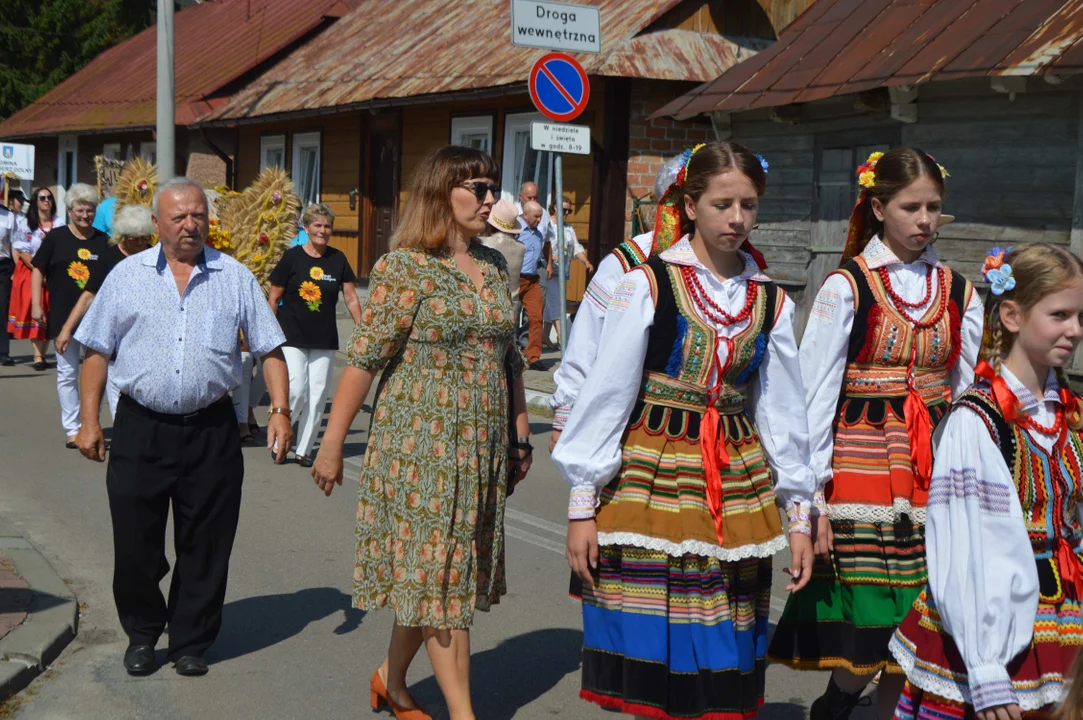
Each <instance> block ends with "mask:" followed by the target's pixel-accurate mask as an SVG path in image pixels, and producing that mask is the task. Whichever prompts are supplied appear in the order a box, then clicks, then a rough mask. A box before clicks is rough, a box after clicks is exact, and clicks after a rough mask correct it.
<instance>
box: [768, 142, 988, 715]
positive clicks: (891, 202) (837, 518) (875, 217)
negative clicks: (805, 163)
mask: <svg viewBox="0 0 1083 720" xmlns="http://www.w3.org/2000/svg"><path fill="white" fill-rule="evenodd" d="M946 174H947V173H946V172H945V171H944V170H943V168H941V167H940V166H938V165H937V164H936V162H935V161H934V160H933V159H932V158H931V157H930V156H929V155H927V154H926V153H924V152H922V151H921V150H916V149H909V148H903V149H897V150H892V151H891V152H888V153H886V154H885V153H873V155H871V156H870V157H869V159H868V161H867V162H866V163H865V164H864V165H862V166H861V167H860V168H858V175H859V184H860V186H861V192H860V194H859V195H858V200H857V204H856V205H855V206H854V210H853V213H852V214H851V217H850V231H849V235H848V237H847V243H846V251H845V253H844V256H843V262H842V265H841V266H840V267H839V269H838V270H837V271H836V272H834V273H832V274H831V275H829V276H828V278H827V280H826V281H825V282H824V285H823V287H822V288H821V289H820V292H819V293H818V294H817V296H816V300H815V303H814V304H813V307H812V312H811V315H810V317H809V321H808V325H807V327H806V329H805V335H804V338H803V339H802V341H801V372H802V376H803V378H804V385H805V388H806V390H807V396H806V400H807V405H808V419H809V429H810V432H811V436H810V445H811V457H812V470H813V473H814V474H815V476H816V480H817V482H818V485H819V487H820V489H821V490H822V491H823V495H819V494H818V495H817V498H816V502H814V508H813V516H814V520H813V526H814V527H813V538H814V542H815V546H816V553H817V555H820V556H823V558H824V559H823V560H821V561H819V562H817V565H816V570H815V571H814V572H813V578H812V582H811V583H809V587H808V589H807V590H805V591H804V592H802V593H799V594H796V595H793V596H791V597H790V598H789V601H788V603H787V605H786V610H785V612H784V613H783V616H782V618H781V620H780V621H779V624H778V627H777V629H776V632H775V635H774V637H773V639H772V641H771V646H770V649H769V651H768V656H769V657H770V658H771V660H772V661H773V662H779V663H783V664H785V665H788V666H789V667H792V668H795V669H798V670H826V669H831V670H833V672H832V675H831V680H830V681H829V683H828V687H827V691H826V692H825V694H824V695H823V696H822V697H820V698H819V699H818V700H816V701H815V702H814V703H813V705H812V709H811V720H845V718H847V717H848V716H849V714H850V711H851V710H852V709H853V707H854V705H856V703H857V701H858V699H859V698H860V696H861V692H862V690H863V689H864V688H865V686H866V685H867V684H868V682H869V680H871V679H872V678H873V676H874V675H875V674H876V673H877V672H878V671H880V670H883V671H884V672H883V675H882V677H881V680H880V685H879V696H880V716H881V717H882V718H887V717H890V715H891V713H892V712H893V711H894V708H895V705H896V703H897V701H898V697H899V693H900V692H901V691H902V686H903V678H902V676H901V674H900V670H899V667H898V666H897V665H896V664H895V663H894V662H892V660H891V654H890V653H889V651H888V642H889V641H890V640H891V635H892V633H893V632H894V631H895V628H896V626H897V625H898V623H899V622H900V621H901V620H902V619H903V618H904V617H905V616H906V613H907V612H908V611H909V609H910V606H911V604H912V603H913V601H914V599H915V598H916V597H917V596H918V593H919V592H920V591H921V588H922V587H923V586H924V585H925V580H926V574H925V533H924V527H925V504H926V499H927V497H928V488H929V478H930V476H931V471H932V447H931V441H932V432H933V429H934V428H935V427H936V424H937V422H938V421H939V420H940V419H941V418H942V417H943V416H944V414H945V412H947V409H948V407H949V404H950V402H951V399H952V396H953V395H958V394H959V393H961V392H962V391H963V390H965V389H966V387H967V386H968V385H969V384H970V382H971V379H972V378H973V367H974V363H975V362H976V360H977V355H978V349H979V346H980V344H981V330H982V308H981V300H980V299H979V298H978V296H977V293H975V292H974V288H973V287H972V286H971V284H970V283H969V282H967V281H966V280H965V279H964V278H963V277H962V276H961V275H959V274H958V273H956V272H954V271H952V270H951V269H949V268H948V267H947V266H945V265H944V264H943V263H941V262H940V260H939V259H938V258H937V257H936V254H935V253H934V252H933V249H932V247H931V243H932V241H933V239H934V237H935V233H936V229H937V226H938V224H939V223H940V214H941V198H942V197H943V194H944V176H945V175H946ZM825 496H826V507H825Z"/></svg>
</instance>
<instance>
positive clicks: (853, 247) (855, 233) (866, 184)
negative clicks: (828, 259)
mask: <svg viewBox="0 0 1083 720" xmlns="http://www.w3.org/2000/svg"><path fill="white" fill-rule="evenodd" d="M926 155H928V153H926ZM883 156H884V153H882V152H880V151H877V152H874V153H872V154H871V155H869V158H868V159H867V160H866V161H865V162H863V163H862V164H860V165H858V166H857V184H858V185H859V186H860V187H861V191H860V192H858V194H857V202H855V203H854V209H853V210H851V211H850V226H849V229H848V230H847V232H846V247H845V249H844V250H843V252H842V260H841V261H840V262H839V265H842V264H843V263H845V262H846V261H847V260H849V259H850V258H852V257H854V256H855V255H857V254H859V253H860V252H861V251H862V250H863V248H862V247H861V238H863V237H864V236H865V213H863V212H861V211H860V208H861V204H862V203H863V202H865V198H867V197H868V195H869V193H868V191H869V190H871V189H872V188H874V187H876V164H877V163H879V162H880V158H882V157H883ZM928 157H929V159H930V160H932V161H933V162H936V158H934V157H933V156H932V155H928ZM937 167H938V168H940V175H941V177H944V178H948V177H951V175H950V174H949V173H948V170H947V168H945V167H944V166H943V165H940V164H937Z"/></svg>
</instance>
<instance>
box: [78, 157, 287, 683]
mask: <svg viewBox="0 0 1083 720" xmlns="http://www.w3.org/2000/svg"><path fill="white" fill-rule="evenodd" d="M152 209H153V220H154V225H155V227H156V228H157V230H158V235H159V237H160V238H161V243H160V244H159V245H158V246H156V247H152V248H150V249H149V250H145V251H143V252H141V253H137V254H135V255H132V256H130V257H128V258H125V259H124V260H123V261H121V262H120V263H119V264H118V265H117V266H116V267H115V268H114V269H113V271H112V272H110V273H109V276H108V277H107V278H106V279H105V283H104V284H103V285H102V287H101V290H100V291H99V292H98V295H97V297H96V298H95V300H94V304H93V305H91V306H90V311H89V312H88V313H87V315H86V317H85V318H84V319H83V322H82V324H81V325H80V326H79V330H78V332H76V335H75V339H76V340H77V341H78V342H80V343H82V345H83V346H85V347H86V350H87V355H86V360H85V361H84V363H83V374H82V398H81V400H82V416H83V425H82V429H81V430H80V432H79V437H78V439H77V443H78V445H79V449H80V450H81V451H82V453H83V454H84V455H85V456H87V457H88V458H90V459H92V460H96V461H98V462H101V461H104V460H105V452H106V448H105V441H104V439H103V437H102V429H101V426H100V425H99V424H98V416H99V412H100V406H101V397H102V389H103V387H104V386H105V379H106V369H107V366H108V363H109V357H110V356H111V355H112V354H113V353H114V352H115V353H116V356H117V358H116V363H115V365H114V368H113V370H112V373H113V374H114V378H115V382H116V384H117V387H118V388H119V389H120V392H121V396H120V401H119V402H118V404H117V415H116V419H115V421H114V423H113V445H112V448H111V450H110V458H109V467H108V470H107V473H106V489H107V491H108V494H109V510H110V514H111V515H112V519H113V553H114V566H113V597H114V600H115V601H116V604H117V612H118V614H119V615H120V623H121V625H122V626H123V628H124V631H125V633H127V635H128V640H129V646H128V650H127V651H126V652H125V654H124V667H125V669H127V671H128V673H129V674H131V675H146V674H149V673H151V672H153V671H154V646H155V644H156V643H157V642H158V638H159V636H160V635H161V634H162V632H163V631H164V630H165V626H166V624H167V623H168V624H169V659H170V660H172V661H173V662H174V663H175V667H176V670H177V673H179V674H181V675H203V674H205V673H206V672H207V663H206V661H205V660H204V659H203V655H204V653H205V652H206V650H207V648H209V647H210V645H211V643H213V642H214V639H215V637H217V635H218V631H219V629H220V628H221V625H222V603H223V600H224V598H225V593H226V574H227V571H228V569H229V556H230V553H231V551H232V549H233V539H234V536H235V535H236V532H237V520H238V517H239V514H240V507H241V481H242V479H243V477H244V461H243V458H242V457H241V441H240V435H239V433H238V430H237V422H236V419H235V417H234V414H233V407H232V404H231V402H230V399H229V396H228V393H229V391H230V390H232V389H233V388H235V387H237V386H238V385H240V382H241V350H240V344H239V335H238V331H239V330H240V331H243V332H244V337H245V340H246V341H247V343H248V347H249V349H250V350H251V352H252V353H253V354H254V355H258V356H262V357H263V358H264V366H263V368H264V376H265V377H266V379H267V386H268V390H269V391H270V394H271V405H272V408H271V416H270V419H269V421H268V424H267V439H268V447H270V446H271V445H272V444H274V443H275V442H276V441H277V448H278V452H277V457H276V462H282V460H283V459H284V457H285V454H286V452H287V450H289V447H290V439H291V437H290V436H291V432H290V418H289V375H288V373H287V370H286V362H285V359H284V358H283V356H282V350H281V349H280V348H279V346H280V345H282V343H284V342H285V337H284V336H283V335H282V330H281V329H280V328H279V325H278V321H277V320H275V316H274V315H273V314H272V313H271V310H270V308H269V307H268V306H267V301H266V300H265V299H264V296H263V292H262V291H261V290H260V288H259V284H258V283H257V282H256V278H255V277H254V276H253V275H252V273H251V272H249V271H248V270H247V269H246V268H245V267H244V266H243V265H241V264H240V263H238V262H237V261H235V260H234V259H233V258H230V257H227V256H225V255H223V254H222V253H220V252H218V251H217V250H214V249H213V248H209V247H205V246H204V243H205V242H206V239H207V227H208V220H207V209H208V208H207V197H206V195H205V194H204V193H203V189H202V188H201V187H200V186H199V185H198V184H196V183H195V182H193V181H191V180H189V179H187V178H176V179H174V180H170V181H168V182H166V183H163V184H162V185H161V186H160V187H159V188H158V191H157V192H156V193H155V195H154V200H153V208H152ZM170 502H172V505H173V525H174V538H175V543H174V544H175V546H176V554H177V559H176V567H175V568H174V570H173V577H172V579H171V581H170V586H169V600H168V602H167V601H166V600H165V598H163V597H162V593H161V591H160V590H159V588H158V584H159V582H160V581H161V580H162V578H163V577H165V575H166V574H167V573H168V572H169V563H168V562H166V558H165V527H166V519H167V517H168V515H169V506H170Z"/></svg>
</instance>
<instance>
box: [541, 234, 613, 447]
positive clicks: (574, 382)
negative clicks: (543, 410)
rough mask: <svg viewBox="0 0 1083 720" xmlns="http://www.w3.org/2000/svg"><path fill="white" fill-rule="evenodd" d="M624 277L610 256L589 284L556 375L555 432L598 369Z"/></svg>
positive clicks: (554, 394)
mask: <svg viewBox="0 0 1083 720" xmlns="http://www.w3.org/2000/svg"><path fill="white" fill-rule="evenodd" d="M623 277H624V266H623V265H621V264H620V260H618V259H617V256H616V255H614V254H612V253H610V254H609V255H606V257H605V258H604V259H603V260H602V261H601V262H600V263H598V272H596V273H594V277H593V278H592V279H591V281H590V284H589V285H587V291H586V293H585V294H584V295H583V302H581V303H580V304H579V312H577V313H576V314H575V322H573V323H572V331H571V332H570V333H569V334H568V346H567V348H566V349H565V351H564V359H563V360H561V362H560V367H558V368H557V371H556V373H555V374H554V375H553V381H554V382H555V383H556V386H557V388H556V392H554V393H553V396H552V397H551V398H550V399H549V407H551V408H553V429H554V430H563V429H564V426H565V424H566V423H567V422H568V415H569V414H570V413H571V411H572V405H574V404H575V400H576V398H577V397H578V396H579V391H580V388H581V387H582V386H583V381H584V380H585V379H586V377H587V374H588V373H590V369H591V368H592V367H594V361H595V358H596V357H597V355H598V339H599V338H600V337H601V335H602V324H603V323H604V322H605V311H606V308H607V307H608V306H609V300H610V298H611V297H612V296H613V291H614V290H615V289H616V287H617V283H619V282H620V280H621V278H623Z"/></svg>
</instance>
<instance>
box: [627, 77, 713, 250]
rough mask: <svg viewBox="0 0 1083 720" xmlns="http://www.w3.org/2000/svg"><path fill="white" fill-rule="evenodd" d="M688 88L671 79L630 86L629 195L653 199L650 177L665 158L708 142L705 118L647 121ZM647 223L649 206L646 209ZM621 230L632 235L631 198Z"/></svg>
mask: <svg viewBox="0 0 1083 720" xmlns="http://www.w3.org/2000/svg"><path fill="white" fill-rule="evenodd" d="M688 87H693V85H688V86H687V87H686V86H685V84H683V83H674V82H664V83H663V82H649V81H645V82H644V81H641V82H637V83H636V84H635V85H633V87H632V114H631V117H630V118H629V136H630V139H629V150H628V190H629V192H630V195H631V196H634V197H636V198H642V197H644V196H648V195H649V196H650V197H649V198H648V199H650V200H652V201H653V200H654V199H655V198H654V176H655V174H657V172H658V170H659V168H661V167H662V163H664V162H665V161H666V160H668V159H669V158H671V157H673V156H674V155H676V154H677V153H679V152H681V151H682V150H684V149H685V148H686V147H691V146H693V145H697V144H699V143H705V142H712V141H713V140H714V139H715V138H714V131H713V130H712V128H711V125H710V122H709V121H706V120H688V121H684V122H677V121H676V120H672V119H670V118H658V119H655V120H648V119H647V118H648V117H649V116H650V114H651V113H653V112H654V111H655V110H657V109H658V108H660V107H662V106H663V105H665V104H666V103H668V102H670V101H671V100H672V99H673V98H675V97H677V96H678V95H680V94H682V93H684V92H686V90H687V89H688ZM648 209H649V212H648V213H647V214H648V215H649V216H650V222H653V219H654V208H653V206H652V207H650V208H648ZM625 233H626V234H627V235H628V236H629V237H631V234H632V197H629V198H628V200H627V201H626V206H625Z"/></svg>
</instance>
